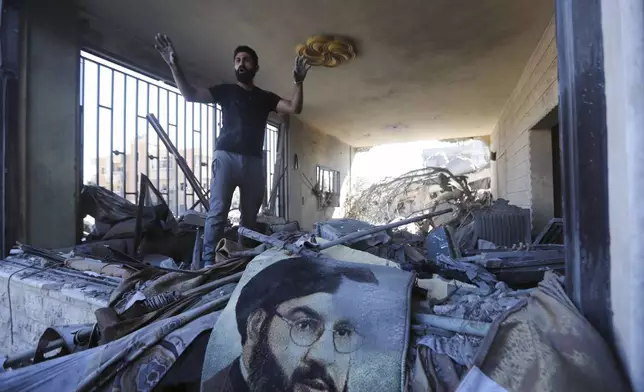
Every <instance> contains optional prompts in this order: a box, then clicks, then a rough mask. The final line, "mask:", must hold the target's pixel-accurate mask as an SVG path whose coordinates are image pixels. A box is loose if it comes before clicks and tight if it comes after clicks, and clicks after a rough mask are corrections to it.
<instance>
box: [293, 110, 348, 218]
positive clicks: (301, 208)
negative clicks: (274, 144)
mask: <svg viewBox="0 0 644 392" xmlns="http://www.w3.org/2000/svg"><path fill="white" fill-rule="evenodd" d="M295 155H297V157H298V163H299V169H295V168H294V164H295V162H294V161H295ZM353 156H354V151H353V148H351V146H349V145H348V144H346V143H344V142H342V141H340V140H339V139H338V138H336V137H334V136H330V135H327V134H324V133H322V132H320V131H318V130H317V129H315V128H313V127H311V126H309V125H307V124H305V123H303V122H302V121H301V120H300V119H298V118H297V117H295V116H291V118H290V119H289V129H288V157H287V159H288V160H289V161H288V165H289V174H288V175H289V181H288V183H289V186H288V189H289V196H288V197H289V206H288V207H289V219H290V220H297V221H298V222H300V227H302V228H303V229H311V228H312V227H313V224H314V223H315V222H319V221H325V220H328V219H331V218H332V217H333V214H334V213H335V212H336V210H337V209H338V208H340V209H341V208H342V207H343V204H344V200H343V199H340V207H338V208H323V209H319V208H318V202H317V198H316V197H315V196H314V195H313V194H312V193H311V187H310V186H309V184H308V183H307V181H306V180H305V179H304V178H303V177H302V175H304V176H306V178H308V179H309V181H311V183H313V184H315V182H316V166H317V165H320V166H324V167H327V168H329V169H332V170H337V171H339V172H340V185H341V186H349V185H348V184H349V182H350V173H351V162H352V160H353Z"/></svg>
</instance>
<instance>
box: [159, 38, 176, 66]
mask: <svg viewBox="0 0 644 392" xmlns="http://www.w3.org/2000/svg"><path fill="white" fill-rule="evenodd" d="M154 39H155V40H156V42H157V43H156V45H154V47H155V48H156V49H157V50H158V51H159V53H160V54H161V57H163V60H165V62H166V63H168V65H170V66H172V65H174V64H175V63H176V61H177V54H176V52H175V50H174V46H173V45H172V41H170V38H168V36H167V35H165V34H157V35H156V37H154Z"/></svg>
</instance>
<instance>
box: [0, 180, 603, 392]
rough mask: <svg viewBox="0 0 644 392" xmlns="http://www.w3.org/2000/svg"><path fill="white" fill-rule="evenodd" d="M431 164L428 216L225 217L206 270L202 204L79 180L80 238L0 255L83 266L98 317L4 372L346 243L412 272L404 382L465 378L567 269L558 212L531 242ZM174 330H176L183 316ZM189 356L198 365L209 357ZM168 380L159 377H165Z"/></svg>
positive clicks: (13, 269)
mask: <svg viewBox="0 0 644 392" xmlns="http://www.w3.org/2000/svg"><path fill="white" fill-rule="evenodd" d="M416 174H418V173H416ZM416 174H415V175H416ZM422 175H423V179H424V180H427V178H430V179H431V181H430V182H431V184H430V186H437V187H439V188H441V189H442V193H441V194H440V195H437V197H436V199H437V201H436V202H435V203H433V204H432V206H431V208H428V209H425V210H424V211H423V213H424V215H421V214H412V215H414V216H412V217H411V218H409V219H402V220H401V219H398V220H396V221H395V222H392V223H389V224H387V225H381V226H377V225H373V224H369V223H366V222H364V221H359V220H356V219H342V220H331V221H327V222H319V223H317V224H316V225H315V230H314V231H313V232H305V231H302V230H301V228H300V227H299V224H298V223H297V222H287V221H285V220H284V219H281V218H277V217H272V216H260V217H259V219H258V221H259V223H258V227H257V228H256V229H257V230H255V231H253V230H249V229H248V228H240V227H233V226H232V225H231V226H230V227H229V229H228V230H227V233H226V239H224V240H222V242H221V243H220V244H219V246H218V256H217V257H218V258H217V263H216V264H215V266H214V267H212V268H208V269H204V268H202V266H201V264H200V260H199V255H200V253H201V252H200V246H201V244H202V241H201V238H200V236H201V235H202V233H203V230H202V228H203V225H204V214H203V213H201V212H198V211H188V212H186V213H185V214H183V216H180V217H177V218H176V217H174V216H173V214H172V212H171V211H170V209H169V208H168V206H167V205H166V203H165V201H164V200H163V198H162V197H161V196H160V195H159V194H158V192H156V190H155V189H154V187H153V186H152V184H150V183H149V181H146V178H144V176H142V178H141V184H142V187H144V186H145V187H148V195H157V197H156V198H153V197H148V198H147V200H146V198H141V201H140V202H139V203H138V204H134V203H131V202H129V201H127V200H125V199H122V198H120V197H118V196H117V195H115V194H113V193H111V192H109V191H107V190H105V189H102V188H99V187H95V186H86V187H84V189H83V191H82V193H81V199H82V200H83V210H84V212H86V213H87V214H89V215H91V216H93V217H94V219H95V221H96V223H95V225H94V226H93V227H92V228H91V230H87V231H88V233H87V235H86V238H85V239H84V241H83V243H81V244H78V245H75V246H73V247H70V248H67V249H60V250H44V249H39V248H36V247H30V246H27V245H19V246H18V247H17V249H16V251H15V252H14V255H13V256H11V257H9V258H8V259H7V260H5V261H3V262H0V272H2V271H4V270H6V271H7V275H11V277H13V278H14V279H24V277H25V276H26V275H25V274H31V276H32V279H41V280H42V281H46V282H49V283H48V284H50V285H57V284H58V283H57V282H59V286H56V287H57V288H60V289H63V288H64V287H68V288H71V287H72V285H70V284H69V283H68V280H65V279H64V278H65V277H67V278H69V277H77V278H78V277H79V276H82V277H83V279H84V280H85V283H82V282H81V280H77V282H81V283H80V286H76V287H74V289H79V290H81V291H82V292H83V295H84V296H86V297H92V296H94V297H93V298H94V302H95V303H96V304H97V306H98V309H97V310H96V311H95V312H94V314H95V316H96V318H95V320H93V321H92V322H88V323H86V324H83V325H80V326H77V327H76V328H75V329H74V330H73V331H71V332H70V330H65V331H63V330H56V332H51V331H50V330H47V331H48V332H46V331H42V332H46V333H44V334H43V335H42V337H41V338H40V339H39V341H38V344H37V346H36V347H34V348H33V349H31V350H27V351H25V352H22V353H17V354H12V355H10V356H8V357H5V358H4V360H3V363H4V365H3V369H4V370H5V372H4V373H0V379H4V382H9V381H10V380H11V377H10V376H11V374H12V372H15V374H19V375H20V377H22V381H21V382H22V383H23V384H21V385H23V386H24V385H27V384H29V383H30V381H29V380H31V379H30V377H35V376H34V374H35V373H30V370H29V369H32V368H34V369H35V367H37V366H39V369H46V364H47V363H53V361H54V360H57V361H61V360H63V358H72V357H73V356H75V355H89V354H82V353H84V352H88V350H89V351H92V350H102V349H103V348H105V347H108V346H106V345H107V344H108V343H111V344H121V343H117V342H122V341H124V340H123V339H130V337H132V336H135V335H137V334H140V333H143V332H141V331H146V330H150V328H152V329H153V328H156V327H155V326H158V325H161V324H162V323H164V320H166V321H168V322H170V320H174V317H176V316H177V315H184V314H193V313H194V312H197V309H205V308H203V307H204V306H206V305H207V304H210V305H207V306H209V307H208V310H207V312H206V314H210V313H212V312H215V313H213V314H217V315H218V314H219V313H217V312H218V311H219V310H221V309H222V308H223V307H224V306H225V305H226V302H227V301H228V299H229V298H230V295H231V293H232V291H233V289H234V288H235V286H236V284H237V282H238V281H239V279H240V278H241V276H242V274H243V273H244V270H245V268H246V265H248V263H249V262H250V261H251V260H253V259H254V258H255V257H259V255H262V254H264V253H265V252H269V253H270V252H275V251H282V252H286V254H289V255H291V256H296V255H297V256H301V257H308V258H318V259H321V260H323V259H324V258H332V259H335V258H336V257H337V258H338V259H339V258H340V257H341V256H340V255H339V253H338V252H340V248H342V249H346V251H351V252H355V253H354V256H352V257H353V258H354V259H356V258H357V259H358V260H364V262H365V263H375V264H380V265H384V266H388V267H394V268H399V269H401V270H404V271H410V272H413V273H414V274H415V276H416V279H415V285H414V288H413V290H412V294H411V302H410V304H411V312H410V320H409V321H410V334H409V346H408V351H407V363H406V370H405V371H406V376H405V377H406V379H407V390H410V391H419V390H456V388H458V386H459V383H460V382H461V381H462V380H463V379H464V377H465V376H466V374H467V373H468V371H469V370H470V369H471V368H472V367H474V366H475V365H476V363H477V361H476V358H477V357H480V356H481V355H482V354H481V350H482V348H481V347H483V346H485V344H484V342H485V341H486V339H487V340H489V339H491V338H492V337H491V336H493V335H494V334H495V333H496V332H495V331H496V330H497V329H498V328H500V324H499V323H500V322H501V321H500V320H502V319H504V318H505V317H508V314H510V313H511V312H514V311H516V309H518V308H519V307H521V306H525V304H527V303H530V301H532V299H531V298H532V296H533V294H534V293H535V292H536V290H541V289H538V287H539V285H541V284H542V282H543V281H544V279H545V280H547V277H548V276H550V275H548V274H551V275H552V276H555V273H556V274H558V275H556V276H558V278H554V279H555V280H553V281H551V284H553V285H557V284H561V274H562V273H563V272H564V269H563V268H564V253H563V245H562V242H561V241H560V240H561V221H560V220H553V221H552V222H550V224H549V225H548V226H547V227H546V228H544V230H543V231H542V233H540V234H539V235H537V236H536V237H535V240H534V241H533V240H532V235H531V224H530V214H529V211H527V212H526V210H523V209H521V208H518V207H514V206H511V205H509V204H508V203H507V202H506V201H504V200H497V201H495V202H492V201H491V199H489V197H488V196H486V195H485V194H482V193H480V192H475V191H472V190H471V189H470V188H469V185H468V183H467V180H466V179H465V178H462V177H456V176H453V175H451V173H449V172H448V171H446V170H445V169H440V170H435V168H434V169H432V171H431V173H429V174H427V173H423V174H422ZM424 180H423V181H424ZM409 224H417V225H418V226H417V227H421V228H423V227H425V228H426V229H427V230H426V231H423V230H422V229H421V230H420V231H416V232H415V233H410V232H408V231H406V230H405V229H403V228H401V227H403V226H405V225H409ZM242 237H245V238H247V239H249V240H252V244H251V246H250V247H249V246H246V247H245V246H242V245H240V241H239V239H240V238H242ZM346 251H341V252H346ZM334 252H336V253H334ZM367 260H369V261H367ZM361 262H362V261H361ZM18 268H24V270H19V269H18ZM61 277H62V278H61ZM557 279H558V280H557ZM552 282H554V283H552ZM557 282H559V283H557ZM81 286H82V287H81ZM52 287H53V286H52ZM191 312H192V313H191ZM509 312H510V313H509ZM194 314H195V317H197V316H196V315H197V313H194ZM199 315H202V313H199ZM199 317H201V316H199ZM217 317H218V316H217ZM215 319H216V317H215ZM211 322H213V321H211ZM160 323H161V324H160ZM213 323H214V322H213ZM51 327H54V326H51ZM588 328H591V327H588ZM173 331H174V332H172V333H181V329H180V328H179V329H173ZM208 331H209V330H208ZM208 333H209V332H208ZM132 339H133V338H132ZM155 342H156V341H155ZM157 343H158V342H157ZM157 343H154V342H152V343H150V344H151V345H152V346H154V344H157ZM201 344H203V343H201ZM152 346H150V347H152ZM486 347H487V346H486ZM105 349H106V348H105ZM487 349H489V347H488V348H487ZM106 350H107V349H106ZM188 351H190V350H188ZM52 353H53V355H51V354H52ZM186 355H193V356H194V355H197V357H198V355H199V354H194V353H193V354H189V353H188V354H186ZM201 355H203V354H201ZM193 359H194V358H193ZM114 360H115V361H117V359H114ZM175 360H176V361H177V362H176V363H180V362H181V360H180V358H175ZM193 362H194V363H195V364H196V365H194V366H201V364H202V362H203V358H196V361H193ZM134 363H136V356H134V357H132V358H131V360H130V362H127V363H126V362H124V363H123V366H122V367H120V368H119V369H120V370H118V371H113V372H111V373H105V371H104V370H105V369H103V370H101V371H102V373H100V372H99V373H100V374H101V375H102V376H101V377H103V378H90V379H85V380H83V381H82V383H81V381H80V380H79V381H78V382H79V383H81V384H82V385H88V384H87V382H90V381H91V382H99V381H100V382H101V383H103V384H105V383H108V382H111V381H109V380H111V379H113V378H114V377H118V374H120V373H119V372H125V371H126V370H127V367H128V366H134ZM173 363H174V362H173ZM43 366H44V367H43ZM70 366H71V365H70ZM177 366H179V365H177ZM171 368H172V366H170V367H169V368H168V369H165V370H164V371H165V372H166V373H164V374H168V376H167V377H166V378H171V376H170V375H172V374H173V373H172V371H171ZM101 369H102V368H101ZM199 376H200V373H199V374H198V375H197V376H195V377H199ZM51 377H52V380H54V379H55V378H56V377H57V376H55V375H52V376H51ZM162 379H163V377H159V379H158V380H156V382H155V383H153V385H152V386H153V387H154V386H157V384H158V385H163V382H162ZM13 380H14V381H12V382H14V384H15V382H16V381H15V379H13ZM25 380H26V381H25ZM88 380H89V381H88ZM197 381H198V380H197ZM52 382H53V381H52ZM193 382H194V380H193ZM81 384H78V385H81ZM7 385H8V384H7ZM16 385H17V384H16ZM106 385H107V384H106ZM76 386H77V385H72V386H70V389H75V388H76ZM79 388H80V387H79ZM81 389H82V388H81ZM33 390H38V388H35V389H33ZM132 390H134V389H132ZM139 390H140V389H139ZM143 390H147V389H143ZM510 390H511V388H510Z"/></svg>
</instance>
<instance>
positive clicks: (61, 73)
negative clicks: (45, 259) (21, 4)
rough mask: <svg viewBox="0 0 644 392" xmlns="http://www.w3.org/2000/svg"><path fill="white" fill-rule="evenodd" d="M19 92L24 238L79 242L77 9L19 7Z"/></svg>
mask: <svg viewBox="0 0 644 392" xmlns="http://www.w3.org/2000/svg"><path fill="white" fill-rule="evenodd" d="M24 21H25V23H24V30H23V34H22V35H23V45H22V64H21V67H22V73H21V79H22V80H21V84H22V86H21V91H20V112H21V118H22V119H21V124H22V126H21V130H20V131H21V133H22V137H21V139H22V143H21V144H22V146H21V151H22V154H21V155H22V156H21V162H20V165H19V166H21V168H20V170H21V172H22V175H21V177H22V178H23V181H24V183H23V184H22V186H21V189H20V194H21V199H22V200H23V201H22V206H21V214H22V216H23V220H24V222H25V224H24V225H23V227H24V230H25V232H24V233H21V235H20V239H21V241H24V242H26V243H29V244H32V245H38V246H42V247H47V248H56V247H66V246H70V245H73V244H75V243H76V241H77V239H78V234H79V233H80V231H79V227H80V226H79V224H78V223H79V220H78V216H77V212H78V203H77V201H78V191H79V189H80V169H81V168H80V166H79V165H80V128H79V118H80V117H79V116H80V108H79V88H78V86H79V80H80V73H79V72H80V62H79V50H80V47H79V45H78V32H77V25H78V23H77V18H76V8H75V7H74V5H73V4H69V2H56V3H54V2H48V1H46V0H29V1H27V2H26V5H25V18H24Z"/></svg>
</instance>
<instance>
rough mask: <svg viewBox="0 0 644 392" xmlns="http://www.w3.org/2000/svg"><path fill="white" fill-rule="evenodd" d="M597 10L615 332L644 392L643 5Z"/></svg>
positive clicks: (630, 2)
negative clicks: (601, 42) (601, 47)
mask: <svg viewBox="0 0 644 392" xmlns="http://www.w3.org/2000/svg"><path fill="white" fill-rule="evenodd" d="M601 6H602V28H603V39H604V66H605V71H604V72H605V77H606V125H607V129H608V132H607V144H608V147H607V151H608V201H609V220H610V221H609V223H610V281H611V284H610V296H611V301H610V302H611V307H612V311H613V319H612V322H613V333H614V336H615V344H616V346H617V351H618V354H619V356H620V358H621V360H622V364H623V365H624V368H625V371H626V373H627V374H628V376H629V377H630V381H631V385H632V389H633V390H634V391H644V372H642V369H643V368H644V334H642V324H644V308H643V307H642V288H643V287H644V263H642V260H643V259H644V242H643V241H642V233H644V213H643V207H642V193H643V191H644V188H643V186H642V178H643V176H644V155H643V154H642V150H643V149H644V133H643V132H642V128H643V127H644V111H642V107H644V93H643V92H644V72H642V69H643V68H644V5H643V4H642V2H641V1H639V0H610V1H606V0H602V2H601Z"/></svg>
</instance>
